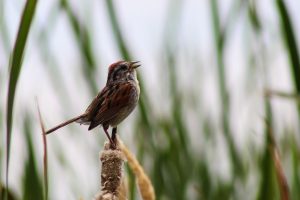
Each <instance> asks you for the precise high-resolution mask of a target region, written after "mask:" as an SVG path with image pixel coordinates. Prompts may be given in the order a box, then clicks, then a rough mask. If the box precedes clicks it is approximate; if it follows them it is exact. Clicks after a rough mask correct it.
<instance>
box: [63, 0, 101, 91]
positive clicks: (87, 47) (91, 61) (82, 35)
mask: <svg viewBox="0 0 300 200" xmlns="http://www.w3.org/2000/svg"><path fill="white" fill-rule="evenodd" d="M60 4H61V8H62V9H63V10H64V11H65V12H66V13H67V16H68V19H69V21H70V23H71V27H72V30H73V32H74V34H75V38H76V41H77V43H78V45H79V51H80V53H81V55H82V58H83V61H84V65H83V72H84V74H85V76H86V80H87V81H88V83H89V85H90V87H91V90H92V93H93V95H94V94H95V93H97V92H98V87H97V84H96V80H95V77H94V72H95V70H96V67H97V66H96V60H95V58H94V55H93V53H92V52H93V51H92V40H91V37H90V35H89V32H88V29H87V28H86V27H85V26H84V25H83V24H82V23H80V21H79V19H78V17H77V16H76V14H75V12H74V11H73V10H72V8H71V6H70V4H69V2H68V0H61V1H60Z"/></svg>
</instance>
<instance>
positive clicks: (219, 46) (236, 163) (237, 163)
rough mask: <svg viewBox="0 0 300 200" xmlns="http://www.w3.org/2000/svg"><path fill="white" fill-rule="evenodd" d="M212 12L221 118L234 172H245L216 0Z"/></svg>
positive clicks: (212, 2) (212, 3)
mask: <svg viewBox="0 0 300 200" xmlns="http://www.w3.org/2000/svg"><path fill="white" fill-rule="evenodd" d="M211 13H212V20H213V33H214V38H215V46H216V53H217V66H218V79H219V81H218V84H219V93H220V97H221V100H222V101H221V102H223V104H222V108H221V109H222V110H221V120H222V128H223V132H224V135H225V139H226V142H227V144H228V147H229V152H230V156H231V161H232V164H233V168H234V173H233V174H237V175H242V174H243V165H242V161H241V160H240V157H239V154H238V152H237V149H236V147H235V144H234V141H233V138H232V130H231V127H230V122H229V119H230V113H229V110H230V108H229V105H230V102H229V93H228V89H227V81H226V74H225V65H224V60H223V56H224V43H225V39H226V38H225V37H224V31H222V30H221V25H220V16H219V10H218V3H217V1H216V0H212V1H211Z"/></svg>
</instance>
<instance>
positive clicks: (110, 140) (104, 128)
mask: <svg viewBox="0 0 300 200" xmlns="http://www.w3.org/2000/svg"><path fill="white" fill-rule="evenodd" d="M107 129H108V126H103V130H104V132H105V134H106V136H107V138H108V140H109V142H110V144H111V145H112V146H113V147H114V146H115V144H114V142H113V141H112V139H111V138H110V136H109V134H108V132H107Z"/></svg>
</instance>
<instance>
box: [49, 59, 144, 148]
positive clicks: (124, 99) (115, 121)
mask: <svg viewBox="0 0 300 200" xmlns="http://www.w3.org/2000/svg"><path fill="white" fill-rule="evenodd" d="M139 63H140V62H139V61H118V62H116V63H113V64H111V65H110V66H109V68H108V76H107V81H106V85H105V87H104V88H103V89H102V91H101V92H100V93H98V95H97V96H96V97H95V98H94V99H93V101H92V102H91V103H90V105H89V106H88V107H87V109H86V110H85V112H84V113H83V114H81V115H79V116H77V117H74V118H72V119H69V120H67V121H65V122H63V123H61V124H59V125H57V126H55V127H53V128H51V129H49V130H48V131H46V134H49V133H52V132H54V131H56V130H57V129H60V128H62V127H64V126H66V125H68V124H70V123H73V122H77V123H79V124H84V125H89V128H88V130H92V129H94V128H95V127H97V126H100V125H101V126H102V127H103V130H104V132H105V134H106V136H107V138H108V139H109V141H110V143H111V144H112V145H113V146H115V144H116V134H117V126H118V125H119V124H120V123H121V122H122V121H123V120H124V119H125V118H126V117H128V115H129V114H130V113H131V112H132V111H133V110H134V108H135V107H136V105H137V103H138V100H139V96H140V87H139V81H138V79H137V73H136V68H138V67H140V66H141V65H140V64H139ZM109 127H112V136H111V137H110V135H109V133H108V128H109Z"/></svg>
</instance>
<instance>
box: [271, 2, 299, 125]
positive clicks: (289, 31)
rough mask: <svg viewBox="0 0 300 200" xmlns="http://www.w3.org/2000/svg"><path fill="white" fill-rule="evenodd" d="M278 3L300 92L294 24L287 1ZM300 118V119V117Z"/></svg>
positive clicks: (291, 64)
mask: <svg viewBox="0 0 300 200" xmlns="http://www.w3.org/2000/svg"><path fill="white" fill-rule="evenodd" d="M276 5H277V9H278V13H279V16H280V21H281V29H282V33H283V39H284V41H285V44H286V47H287V52H288V55H289V59H290V68H291V75H292V77H293V79H294V85H295V89H296V90H297V93H298V94H300V59H299V58H300V57H299V50H298V47H297V41H296V37H295V34H294V29H293V25H292V22H291V18H290V16H289V13H288V10H287V7H286V5H285V1H283V0H276ZM298 116H299V118H300V105H299V104H298ZM299 120H300V119H299Z"/></svg>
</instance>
